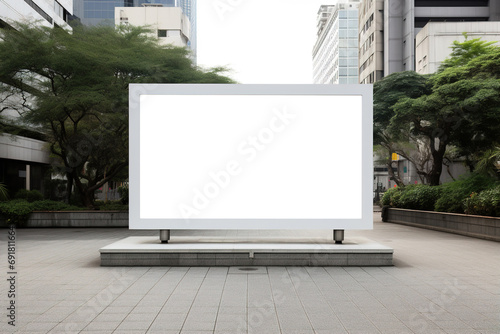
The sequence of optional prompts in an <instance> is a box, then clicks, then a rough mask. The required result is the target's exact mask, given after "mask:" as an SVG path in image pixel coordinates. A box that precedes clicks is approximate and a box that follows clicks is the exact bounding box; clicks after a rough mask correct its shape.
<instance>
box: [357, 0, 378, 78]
mask: <svg viewBox="0 0 500 334" xmlns="http://www.w3.org/2000/svg"><path fill="white" fill-rule="evenodd" d="M383 77H384V0H372V1H363V2H362V3H361V5H360V7H359V82H360V83H362V84H370V83H374V82H375V81H378V80H380V79H382V78H383Z"/></svg>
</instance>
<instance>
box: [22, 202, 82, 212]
mask: <svg viewBox="0 0 500 334" xmlns="http://www.w3.org/2000/svg"><path fill="white" fill-rule="evenodd" d="M31 208H32V210H33V211H77V210H82V208H80V207H77V206H74V205H69V204H66V203H64V202H57V201H51V200H43V201H36V202H33V203H31Z"/></svg>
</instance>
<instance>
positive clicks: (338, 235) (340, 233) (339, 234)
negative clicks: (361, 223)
mask: <svg viewBox="0 0 500 334" xmlns="http://www.w3.org/2000/svg"><path fill="white" fill-rule="evenodd" d="M333 240H335V243H336V244H341V243H342V241H343V240H344V230H333Z"/></svg>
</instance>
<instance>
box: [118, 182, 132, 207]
mask: <svg viewBox="0 0 500 334" xmlns="http://www.w3.org/2000/svg"><path fill="white" fill-rule="evenodd" d="M118 194H120V201H121V202H122V204H127V205H128V201H129V196H128V186H121V187H118Z"/></svg>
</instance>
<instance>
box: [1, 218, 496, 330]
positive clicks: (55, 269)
mask: <svg viewBox="0 0 500 334" xmlns="http://www.w3.org/2000/svg"><path fill="white" fill-rule="evenodd" d="M379 216H380V213H375V214H374V219H375V226H374V227H375V228H374V230H373V231H346V238H349V237H350V236H363V237H367V238H370V239H373V240H375V241H378V242H380V243H382V244H385V245H388V246H391V247H393V248H394V251H395V254H394V259H395V266H394V267H364V268H360V267H344V268H342V267H308V268H305V267H267V268H258V270H255V271H244V270H239V268H224V267H222V268H220V267H219V268H215V267H214V268H170V267H153V268H151V267H135V268H104V267H100V266H99V253H98V249H99V248H100V247H102V246H105V245H108V244H110V243H112V242H114V241H116V240H119V239H121V238H123V237H126V236H131V235H157V232H151V231H149V232H144V231H142V232H139V231H128V230H127V229H18V230H17V238H18V242H17V248H18V254H17V255H18V259H17V261H18V264H17V265H18V266H17V271H18V282H17V292H18V295H17V297H16V303H17V304H16V312H17V326H16V327H15V330H17V333H94V334H95V333H168V334H173V333H185V334H188V333H191V334H194V333H200V334H202V333H206V334H208V333H227V334H239V333H255V334H266V333H283V334H299V333H301V334H302V333H303V334H313V333H317V334H319V333H325V334H326V333H328V334H337V333H338V334H342V333H352V334H354V333H362V334H371V333H383V334H390V333H398V334H400V333H425V334H432V333H449V334H452V333H453V334H455V333H460V334H469V333H470V334H472V333H483V334H487V333H488V334H490V333H491V334H493V333H500V244H499V243H495V242H491V241H484V240H478V239H473V238H468V237H463V236H458V235H453V234H446V233H441V232H435V231H429V230H423V229H418V228H412V227H406V226H401V225H394V224H387V223H382V222H380V219H379ZM6 232H7V231H6V230H0V234H2V235H3V236H2V237H1V242H0V254H1V260H0V261H1V262H0V270H1V271H2V277H7V271H8V270H7V258H6V247H7V243H6V239H7V235H6ZM190 233H194V232H188V231H177V232H173V234H172V237H173V238H175V236H176V235H181V234H182V235H189V234H190ZM270 233H279V235H280V236H283V235H285V234H288V235H290V236H294V237H297V236H300V237H302V238H303V240H304V241H306V242H307V241H314V240H318V238H319V239H321V238H331V232H330V231H300V232H266V231H255V232H252V231H204V232H203V231H196V234H197V235H200V234H203V235H221V234H227V235H228V237H231V236H234V235H237V236H244V235H248V236H249V237H251V236H254V235H257V236H258V235H269V234H270ZM277 235H278V234H277ZM2 282H3V283H1V284H0V285H1V287H0V294H1V298H0V308H1V309H2V310H3V311H2V316H1V318H0V319H1V324H0V332H1V333H10V332H13V330H12V329H13V328H12V327H11V326H7V320H8V319H7V317H6V314H7V310H6V308H7V307H8V300H7V288H8V282H7V281H6V279H3V280H2ZM15 330H14V331H15Z"/></svg>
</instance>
